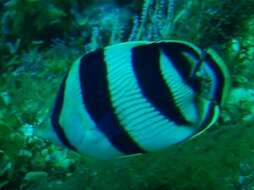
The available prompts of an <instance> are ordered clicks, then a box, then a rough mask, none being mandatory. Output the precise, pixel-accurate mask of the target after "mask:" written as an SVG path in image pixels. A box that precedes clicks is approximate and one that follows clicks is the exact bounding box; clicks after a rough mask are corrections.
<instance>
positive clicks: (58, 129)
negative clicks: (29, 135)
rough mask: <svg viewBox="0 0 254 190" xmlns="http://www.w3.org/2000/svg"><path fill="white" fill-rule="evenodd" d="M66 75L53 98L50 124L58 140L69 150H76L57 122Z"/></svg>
mask: <svg viewBox="0 0 254 190" xmlns="http://www.w3.org/2000/svg"><path fill="white" fill-rule="evenodd" d="M66 78H67V76H65V77H64V79H63V81H62V83H61V86H60V88H59V91H58V94H57V97H56V100H55V105H54V108H53V112H52V115H51V125H52V126H53V129H54V130H55V132H56V134H57V136H58V138H59V139H60V141H61V142H62V143H63V145H65V146H66V147H68V148H69V149H71V150H76V148H75V147H74V146H73V145H72V144H71V143H70V142H69V140H68V138H67V137H66V135H65V133H64V130H63V128H62V127H61V125H60V123H59V118H60V115H61V111H62V108H63V101H64V90H65V81H66Z"/></svg>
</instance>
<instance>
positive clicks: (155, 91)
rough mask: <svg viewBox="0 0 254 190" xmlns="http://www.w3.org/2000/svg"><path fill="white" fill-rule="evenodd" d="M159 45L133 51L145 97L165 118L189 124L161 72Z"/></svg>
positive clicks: (138, 79)
mask: <svg viewBox="0 0 254 190" xmlns="http://www.w3.org/2000/svg"><path fill="white" fill-rule="evenodd" d="M159 61H160V48H159V46H158V43H154V44H150V45H144V46H139V47H135V48H133V49H132V62H133V68H134V72H135V75H136V78H137V81H138V85H139V87H140V89H141V92H142V94H143V96H144V97H145V98H146V99H147V100H148V101H149V102H150V103H151V104H152V105H153V106H154V107H155V108H156V109H157V110H158V111H159V112H160V113H161V114H163V115H164V116H166V117H167V118H169V119H170V120H171V121H173V122H175V123H176V124H179V125H184V124H189V122H188V121H187V120H186V119H185V118H184V116H183V115H182V113H181V111H180V110H179V108H178V107H177V106H176V104H175V102H174V97H173V94H172V92H171V91H170V87H169V86H168V85H167V83H166V81H165V80H164V79H163V76H162V74H161V70H160V62H159Z"/></svg>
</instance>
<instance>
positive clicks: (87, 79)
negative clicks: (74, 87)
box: [79, 49, 145, 154]
mask: <svg viewBox="0 0 254 190" xmlns="http://www.w3.org/2000/svg"><path fill="white" fill-rule="evenodd" d="M79 75H80V85H81V92H82V97H83V103H84V106H85V108H86V110H87V111H88V113H89V115H90V116H91V118H92V119H93V120H94V122H95V123H96V125H97V127H98V129H99V130H100V131H101V132H102V133H103V134H104V135H105V136H106V137H107V138H108V140H109V141H110V142H111V144H112V145H113V146H114V147H116V148H117V149H118V150H119V151H121V152H122V153H125V154H135V153H142V152H145V151H144V150H143V149H142V148H141V147H139V146H138V144H137V143H136V142H135V141H134V140H133V139H132V138H131V137H130V136H129V134H128V133H127V132H126V131H125V129H124V126H121V124H120V121H119V120H118V118H117V115H116V114H115V110H114V108H113V107H112V102H111V98H110V92H109V86H108V85H109V84H108V79H107V68H106V63H105V62H104V52H103V49H101V50H97V51H95V52H92V53H89V54H87V55H85V56H84V57H83V58H82V59H81V61H80V68H79Z"/></svg>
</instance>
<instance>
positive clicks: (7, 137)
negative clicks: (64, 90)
mask: <svg viewBox="0 0 254 190" xmlns="http://www.w3.org/2000/svg"><path fill="white" fill-rule="evenodd" d="M119 2H120V1H119ZM119 2H117V3H119ZM151 2H152V3H151V6H149V7H148V9H147V10H146V11H148V14H147V16H148V18H147V19H146V22H149V23H145V24H144V25H143V26H144V27H146V28H145V30H143V29H142V31H146V30H147V31H149V30H151V31H152V32H151V34H153V37H152V39H155V38H156V39H171V38H178V39H185V40H190V39H191V40H192V41H193V42H195V43H197V44H199V45H202V46H204V47H206V46H213V45H216V46H220V48H219V49H220V50H221V52H220V53H221V54H223V56H224V58H225V60H226V62H227V64H228V66H229V69H230V73H231V76H232V89H233V90H232V92H231V94H230V97H231V98H229V100H228V103H227V104H226V105H225V107H224V108H223V111H222V114H221V117H220V120H219V122H218V124H217V125H216V126H214V127H212V128H211V129H210V130H209V131H208V132H207V133H205V134H202V135H201V136H200V137H198V138H197V139H194V140H193V141H190V142H186V143H184V144H180V145H177V146H175V147H171V148H169V149H168V150H164V151H160V152H156V153H151V154H147V155H142V156H139V157H132V158H128V159H120V160H113V161H107V162H102V161H97V160H93V159H89V158H84V157H80V156H79V155H77V154H75V153H72V152H69V151H66V150H63V149H61V148H59V147H55V146H54V145H51V144H50V143H48V142H46V141H43V140H41V139H37V138H35V137H33V136H26V135H24V130H25V129H27V127H29V126H32V127H38V125H40V124H41V123H42V121H43V120H44V119H45V118H47V117H48V115H49V110H50V109H51V107H52V103H53V101H54V96H55V93H56V91H57V88H58V86H59V84H60V81H61V79H62V78H63V76H64V74H65V72H66V71H67V70H68V68H69V66H70V65H71V64H72V62H73V61H74V60H75V59H76V58H78V57H79V56H80V55H82V54H83V53H84V52H86V51H91V50H93V49H95V48H97V47H101V46H105V45H108V44H111V43H118V42H119V41H125V40H127V39H128V38H129V35H128V33H130V32H131V28H130V27H127V26H128V25H130V26H131V24H132V22H131V21H132V20H133V18H134V17H136V16H137V15H138V16H140V15H142V11H144V10H142V3H135V2H132V1H130V2H129V3H126V4H125V3H123V5H122V4H121V9H122V10H123V9H125V10H126V12H127V13H126V12H125V16H123V17H121V19H120V21H121V22H119V20H118V21H117V20H116V19H110V18H111V17H113V16H117V15H118V13H114V14H112V15H111V17H109V19H107V20H106V21H107V22H111V24H109V26H112V25H114V24H117V26H119V28H121V30H123V33H121V35H120V36H118V37H112V36H114V35H115V34H112V33H111V31H112V30H111V28H107V25H106V24H105V20H104V19H103V18H101V17H96V19H97V18H99V19H101V20H99V23H96V24H94V23H95V21H94V20H93V18H92V17H91V16H90V15H92V14H93V12H90V13H87V12H86V11H82V9H84V10H86V9H87V6H88V4H89V6H88V7H91V6H90V5H91V4H92V7H95V8H96V6H98V7H99V6H101V4H100V3H99V2H97V1H89V2H88V1H83V2H82V1H67V0H65V1H52V2H48V1H39V0H15V1H14V0H11V1H3V2H1V6H0V14H1V18H2V22H3V24H4V25H3V26H4V27H6V28H2V30H1V32H0V51H1V54H2V55H1V56H0V73H1V75H0V107H1V109H0V188H1V189H3V190H5V189H6V190H14V189H15V190H16V189H20V190H23V189H26V190H30V189H31V190H44V189H65V190H68V189H75V190H79V189H88V190H89V189H102V190H103V189H111V190H117V189H122V190H125V189H133V190H136V189H145V190H146V189H147V190H148V189H149V190H156V189H172V190H194V189H196V190H199V189H200V190H201V189H202V190H203V189H207V190H220V189H221V190H251V189H253V187H254V173H253V169H254V162H253V160H254V155H253V150H254V149H253V148H254V143H253V142H254V141H253V137H252V134H253V133H254V130H253V121H254V116H253V114H254V113H253V112H254V109H253V105H254V102H253V98H251V97H254V94H253V89H254V86H253V84H254V83H253V80H254V75H253V70H252V69H253V62H254V58H253V56H254V53H253V48H254V37H253V31H254V27H253V26H254V25H253V21H254V18H253V15H252V14H251V10H253V7H254V6H253V1H250V0H247V1H230V0H227V1H224V2H223V3H222V4H220V3H221V1H216V0H210V1H206V2H204V1H202V2H200V1H194V0H193V1H188V2H187V1H183V0H182V1H179V2H177V1H175V5H174V6H175V7H174V8H175V10H174V11H175V12H174V15H173V16H174V19H172V22H173V23H171V25H170V26H174V27H173V28H172V31H170V32H169V31H166V32H163V33H160V32H157V30H158V27H157V26H153V25H154V24H155V23H156V22H155V21H156V19H157V18H156V14H158V13H160V11H159V9H158V10H157V11H154V10H153V9H154V8H155V7H157V8H158V7H159V5H160V3H161V2H165V1H151ZM156 2H157V4H156ZM96 3H98V4H96ZM108 3H110V4H111V3H112V4H113V5H112V6H110V10H112V7H113V8H114V7H116V6H117V5H118V4H117V3H116V2H115V1H108ZM200 5H202V6H200ZM41 6H44V7H47V9H45V10H41V8H40V7H41ZM77 6H78V7H79V8H78V9H77V8H76V7H77ZM73 7H74V8H73ZM199 7H202V8H201V9H200V8H199ZM72 8H73V9H72ZM251 8H252V9H251ZM71 10H72V11H76V12H75V13H76V14H73V13H72V12H71ZM133 10H134V11H133ZM231 10H232V11H231ZM36 11H37V12H36ZM132 11H133V12H132ZM209 11H211V12H209ZM35 12H36V14H35ZM206 13H209V14H206ZM34 14H35V16H34ZM104 14H108V13H107V12H105V13H104ZM136 14H137V15H136ZM143 14H144V13H143ZM160 14H162V15H160V16H162V17H161V18H164V16H165V15H166V12H165V9H163V11H162V13H160ZM190 14H191V15H192V18H189V16H188V15H190ZM126 15H127V16H128V17H130V18H127V19H126ZM33 16H34V17H33ZM77 16H79V17H78V18H79V19H80V20H77ZM140 17H141V16H140ZM16 18H17V19H16ZM27 18H31V19H32V23H33V24H32V26H30V25H27V22H26V19H27ZM123 21H125V22H126V23H124V22H123ZM100 22H101V26H100ZM151 23H152V24H151ZM216 23H217V24H216ZM52 27H53V28H54V29H53V30H52V29H51V28H52ZM139 27H140V26H139ZM153 27H154V29H153ZM92 28H95V29H92ZM167 29H168V27H167ZM167 29H166V30H167ZM8 30H9V31H8ZM96 31H97V32H99V34H101V36H100V38H98V36H97V35H96V34H98V33H96ZM117 32H119V30H116V31H114V33H117ZM135 35H137V34H136V33H135V32H134V36H135ZM138 35H139V38H140V39H143V40H145V39H146V38H147V37H148V36H146V34H144V33H143V32H141V34H138ZM19 39H20V40H19ZM110 39H114V40H110ZM232 42H236V47H233V45H232ZM239 89H240V92H241V94H243V95H242V96H239V95H238V94H237V93H239V91H238V90H239Z"/></svg>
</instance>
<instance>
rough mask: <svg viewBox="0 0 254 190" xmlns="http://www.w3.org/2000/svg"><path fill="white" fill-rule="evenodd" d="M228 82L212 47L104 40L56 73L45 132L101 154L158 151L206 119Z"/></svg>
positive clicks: (202, 126) (215, 111)
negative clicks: (60, 76) (60, 75)
mask: <svg viewBox="0 0 254 190" xmlns="http://www.w3.org/2000/svg"><path fill="white" fill-rule="evenodd" d="M228 89H229V73H228V70H227V68H226V66H225V64H224V63H223V61H222V59H221V58H220V57H219V56H218V55H217V54H216V52H215V51H213V50H212V49H208V50H201V49H200V48H198V47H197V46H195V45H193V44H191V43H189V42H185V41H175V40H174V41H173V40H172V41H160V42H147V41H134V42H126V43H121V44H117V45H112V46H108V47H105V48H103V49H99V50H96V51H94V52H91V53H89V54H86V55H84V56H82V57H81V58H80V59H78V60H77V61H76V62H75V63H74V64H73V65H72V67H71V69H70V70H69V72H68V74H67V75H66V76H65V77H64V79H63V81H62V84H61V86H60V89H59V92H58V95H57V97H56V101H55V105H54V108H53V111H52V115H51V118H50V126H51V129H50V130H49V131H48V134H50V135H48V138H51V140H53V141H54V142H56V143H60V144H62V145H64V146H65V147H68V148H69V149H71V150H74V151H77V152H80V153H82V154H85V155H90V156H94V157H97V158H101V159H110V158H114V157H121V156H124V155H133V154H139V153H146V152H151V151H156V150H160V149H163V148H166V147H168V146H170V145H173V144H176V143H179V142H182V141H185V140H187V139H190V138H193V137H195V136H197V135H199V134H200V133H201V132H203V131H204V130H206V129H207V128H208V127H210V126H211V125H212V124H214V123H215V122H216V120H217V118H218V115H219V109H220V106H221V105H222V104H223V102H224V101H225V97H226V94H227V91H228Z"/></svg>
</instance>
